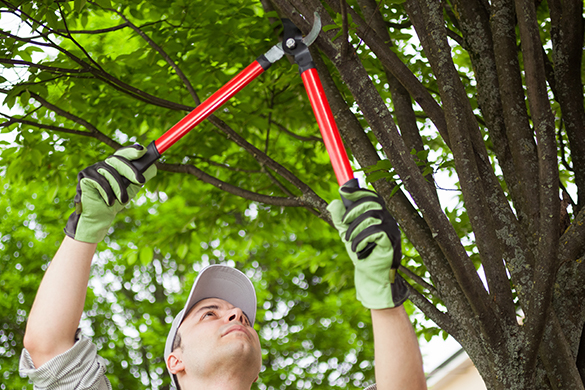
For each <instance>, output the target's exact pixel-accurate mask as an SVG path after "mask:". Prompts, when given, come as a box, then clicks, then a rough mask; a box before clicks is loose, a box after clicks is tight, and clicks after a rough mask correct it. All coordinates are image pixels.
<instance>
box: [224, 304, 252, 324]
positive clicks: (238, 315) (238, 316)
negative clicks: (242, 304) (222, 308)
mask: <svg viewBox="0 0 585 390" xmlns="http://www.w3.org/2000/svg"><path fill="white" fill-rule="evenodd" d="M226 317H227V319H228V321H229V322H232V321H240V322H241V323H242V324H247V323H248V321H247V320H246V316H245V315H244V312H243V311H242V310H241V309H240V308H239V307H234V308H233V309H231V310H230V311H229V312H228V313H227V316H226Z"/></svg>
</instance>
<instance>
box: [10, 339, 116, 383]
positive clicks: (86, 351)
mask: <svg viewBox="0 0 585 390" xmlns="http://www.w3.org/2000/svg"><path fill="white" fill-rule="evenodd" d="M19 371H20V375H22V376H26V377H28V378H29V379H30V380H31V381H32V382H33V384H34V388H35V389H38V390H69V389H71V390H74V389H75V390H111V389H112V385H111V384H110V381H108V379H107V378H106V361H105V359H103V358H102V357H101V356H98V354H97V347H96V345H95V344H93V343H92V342H91V340H90V339H88V338H86V337H83V336H81V337H80V336H79V331H78V332H77V335H76V341H75V344H74V345H73V347H71V349H69V350H68V351H66V352H64V353H62V354H60V355H57V356H55V357H54V358H53V359H51V360H49V361H48V362H46V363H45V364H43V365H42V366H40V367H39V368H36V367H35V365H34V363H33V361H32V358H31V357H30V354H29V353H28V351H27V350H26V349H23V350H22V354H21V356H20V367H19Z"/></svg>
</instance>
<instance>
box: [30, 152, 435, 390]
mask: <svg viewBox="0 0 585 390" xmlns="http://www.w3.org/2000/svg"><path fill="white" fill-rule="evenodd" d="M144 153H145V148H143V147H141V146H139V145H134V146H130V147H126V148H122V149H120V150H118V151H117V152H116V153H115V154H114V155H113V156H110V157H108V158H107V159H106V160H105V161H104V162H99V163H97V164H94V165H92V166H91V167H88V168H86V169H84V170H83V171H81V172H80V173H79V175H78V179H79V183H78V185H77V194H76V197H75V204H76V211H75V212H74V213H73V214H72V215H71V216H70V218H69V220H68V222H67V225H66V228H65V233H66V235H67V236H66V237H65V239H64V240H63V243H62V244H61V247H60V248H59V250H58V251H57V253H56V254H55V257H54V258H53V261H52V262H51V265H50V267H49V268H48V269H47V272H46V273H45V276H44V277H43V280H42V282H41V285H40V287H39V290H38V292H37V296H36V298H35V302H34V304H33V307H32V309H31V312H30V316H29V319H28V323H27V329H26V333H25V337H24V347H25V349H24V350H23V352H22V356H21V362H20V371H21V373H22V374H23V375H27V376H28V377H29V378H30V379H31V380H32V381H33V383H34V384H35V388H42V389H95V390H103V389H111V385H110V383H109V381H108V380H107V378H106V377H105V371H106V367H105V360H104V359H102V358H101V357H100V356H98V355H97V353H96V349H97V348H96V346H95V345H94V344H92V343H91V341H90V340H89V339H87V338H85V337H83V336H80V335H79V332H78V325H79V321H80V318H81V315H82V311H83V306H84V302H85V294H86V291H87V285H88V280H89V274H90V266H91V260H92V258H93V255H94V252H95V250H96V246H97V243H98V242H100V241H101V240H102V239H103V238H104V237H105V235H106V233H107V231H108V228H109V227H110V225H111V223H112V221H113V219H114V217H115V216H116V214H117V212H118V211H120V210H121V209H122V208H123V207H124V205H125V204H126V203H127V202H128V201H129V200H130V199H131V198H132V197H134V195H136V193H137V192H138V191H139V189H140V187H141V186H142V185H143V184H144V183H145V182H146V181H147V180H149V179H150V178H152V177H153V176H154V175H155V174H156V168H155V167H154V166H152V167H150V168H149V169H148V170H147V171H146V172H144V174H142V173H140V172H139V171H137V170H136V169H135V168H134V166H133V165H132V163H131V162H132V160H136V159H138V158H140V157H141V156H142V155H143V154H144ZM340 192H341V194H342V195H343V196H344V197H345V198H346V199H347V200H349V201H350V202H351V205H350V206H349V207H348V208H347V210H346V208H345V206H344V205H343V204H342V203H341V202H340V201H333V202H332V203H331V205H330V206H329V208H328V209H329V211H330V212H331V215H332V219H333V221H334V223H335V225H336V227H337V229H338V230H339V232H340V235H341V238H342V241H343V242H344V243H345V245H346V247H347V249H348V253H349V255H350V257H351V258H352V260H353V262H354V264H355V266H356V271H355V281H356V290H357V297H358V299H359V300H360V301H361V302H362V303H363V304H364V306H365V307H367V308H370V309H371V315H372V323H373V328H374V346H375V359H376V381H377V387H378V389H380V390H382V389H384V390H386V389H425V388H426V384H425V378H424V373H423V369H422V358H421V355H420V351H419V348H418V343H417V339H416V336H415V334H414V331H413V329H412V326H411V324H410V321H409V319H408V316H407V315H406V312H405V311H404V308H403V307H402V303H403V302H404V300H405V299H406V298H407V296H408V293H407V289H406V286H405V284H404V283H405V282H404V281H403V279H401V278H400V277H399V276H397V277H396V279H395V281H394V282H393V283H390V279H394V275H395V269H396V268H397V267H398V264H399V263H400V256H401V253H400V232H399V230H398V227H397V226H396V222H395V221H394V220H393V219H392V217H391V216H390V214H389V213H388V212H387V211H386V209H385V207H384V205H383V201H382V199H381V198H379V197H378V196H377V195H376V194H375V193H373V192H372V191H368V190H360V189H355V188H347V187H342V188H341V189H340ZM390 275H391V277H390V278H389V276H390ZM55 303H58V304H55ZM255 316H256V294H255V291H254V287H253V285H252V283H251V282H250V280H249V279H248V278H247V277H246V276H245V275H244V274H243V273H241V272H240V271H238V270H236V269H233V268H230V267H227V266H221V265H215V266H210V267H207V268H205V269H204V270H202V271H201V272H200V273H199V275H198V277H197V280H196V281H195V283H194V285H193V287H192V289H191V293H190V295H189V299H188V301H187V304H186V305H185V307H184V308H183V310H181V311H180V312H179V313H178V315H177V316H176V317H175V319H174V321H173V323H172V326H171V330H170V332H169V335H168V337H167V342H166V345H165V353H164V355H165V356H164V357H165V361H166V364H167V369H168V371H169V374H170V375H171V378H172V382H173V385H174V386H175V387H178V388H180V389H182V390H188V389H231V390H239V389H242V390H249V389H250V388H251V387H252V385H253V383H254V381H255V380H256V379H257V378H258V375H259V372H260V367H261V365H262V354H261V348H260V340H259V338H258V334H257V333H256V331H255V330H254V328H253V325H254V321H255Z"/></svg>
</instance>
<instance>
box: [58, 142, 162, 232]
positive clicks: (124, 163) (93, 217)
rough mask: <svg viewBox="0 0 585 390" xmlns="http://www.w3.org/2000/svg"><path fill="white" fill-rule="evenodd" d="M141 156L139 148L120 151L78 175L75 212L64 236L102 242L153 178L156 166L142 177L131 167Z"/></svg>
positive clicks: (143, 150) (144, 151)
mask: <svg viewBox="0 0 585 390" xmlns="http://www.w3.org/2000/svg"><path fill="white" fill-rule="evenodd" d="M145 153H146V148H145V147H143V146H141V145H132V146H127V147H124V148H120V149H118V150H117V151H116V152H115V153H114V154H113V155H112V156H110V157H108V158H107V159H106V160H105V161H100V162H98V163H96V164H94V165H92V166H90V167H88V168H85V169H84V170H83V171H81V172H79V174H78V175H77V179H78V183H77V194H76V195H75V211H74V212H73V214H71V216H70V217H69V220H68V221H67V225H66V226H65V234H67V235H68V236H69V237H71V238H73V239H75V240H77V241H82V242H89V243H98V242H100V241H101V240H103V239H104V237H105V236H106V233H107V232H108V229H109V228H110V225H111V224H112V222H113V221H114V217H115V216H116V214H117V213H118V212H119V211H120V210H122V208H124V206H125V205H126V204H127V203H128V202H129V201H130V199H132V198H133V197H134V196H135V195H136V194H137V193H138V191H140V188H141V187H142V185H144V183H146V182H147V181H148V180H150V179H152V178H153V177H154V176H156V166H154V165H151V166H150V167H149V168H148V169H147V170H146V171H145V172H144V174H143V173H141V172H140V171H138V169H136V167H134V166H133V165H132V163H131V161H133V160H137V159H139V158H140V157H142V156H143V155H144V154H145Z"/></svg>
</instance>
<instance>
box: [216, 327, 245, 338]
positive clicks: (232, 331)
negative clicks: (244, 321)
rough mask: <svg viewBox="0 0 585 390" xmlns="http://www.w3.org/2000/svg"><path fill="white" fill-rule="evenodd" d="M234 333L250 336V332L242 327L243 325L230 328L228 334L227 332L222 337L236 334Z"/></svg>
mask: <svg viewBox="0 0 585 390" xmlns="http://www.w3.org/2000/svg"><path fill="white" fill-rule="evenodd" d="M234 332H243V333H245V334H246V335H247V336H248V335H249V334H248V330H247V329H246V328H245V327H244V326H242V325H233V326H231V327H229V328H228V329H227V330H226V332H225V333H224V334H223V335H222V337H223V336H227V335H228V334H230V333H234Z"/></svg>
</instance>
